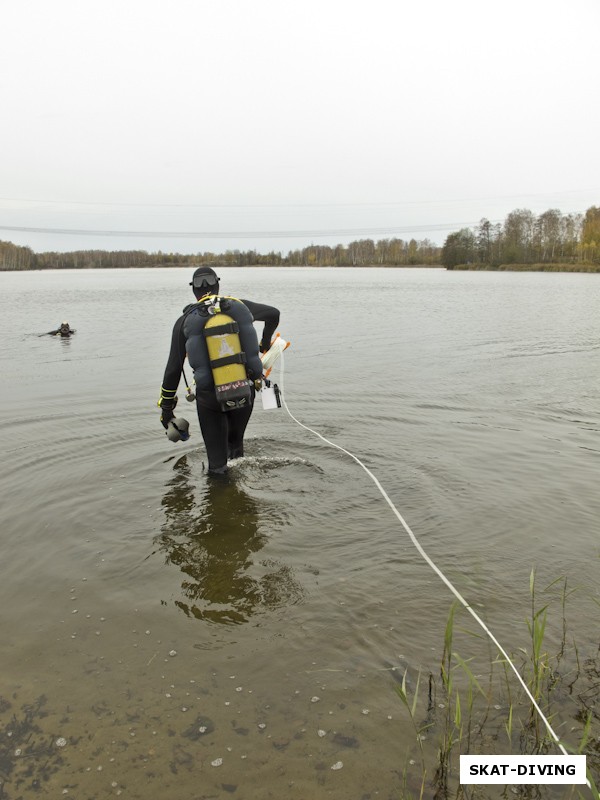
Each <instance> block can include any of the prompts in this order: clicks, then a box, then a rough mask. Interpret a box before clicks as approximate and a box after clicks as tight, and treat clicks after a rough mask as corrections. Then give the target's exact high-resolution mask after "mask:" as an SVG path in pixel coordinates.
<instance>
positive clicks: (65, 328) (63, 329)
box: [42, 322, 75, 339]
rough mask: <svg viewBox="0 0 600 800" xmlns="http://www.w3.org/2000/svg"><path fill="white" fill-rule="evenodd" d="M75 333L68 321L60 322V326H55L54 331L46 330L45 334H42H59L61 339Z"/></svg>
mask: <svg viewBox="0 0 600 800" xmlns="http://www.w3.org/2000/svg"><path fill="white" fill-rule="evenodd" d="M74 333H75V329H74V328H72V327H71V326H70V325H69V323H68V322H61V323H60V328H57V329H56V330H55V331H48V333H47V334H42V335H43V336H61V337H62V338H63V339H66V338H68V337H69V336H72V335H73V334H74Z"/></svg>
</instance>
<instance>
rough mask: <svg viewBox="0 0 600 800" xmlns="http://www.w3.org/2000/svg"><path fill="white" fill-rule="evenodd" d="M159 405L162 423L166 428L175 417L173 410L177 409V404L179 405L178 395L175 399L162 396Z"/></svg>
mask: <svg viewBox="0 0 600 800" xmlns="http://www.w3.org/2000/svg"><path fill="white" fill-rule="evenodd" d="M158 405H159V406H160V410H161V415H160V424H161V425H162V426H163V428H164V429H165V430H167V428H168V427H169V422H171V420H172V419H173V418H174V417H175V414H174V413H173V411H174V410H175V406H176V405H177V397H175V398H174V399H173V400H166V399H165V398H161V399H160V400H159V401H158Z"/></svg>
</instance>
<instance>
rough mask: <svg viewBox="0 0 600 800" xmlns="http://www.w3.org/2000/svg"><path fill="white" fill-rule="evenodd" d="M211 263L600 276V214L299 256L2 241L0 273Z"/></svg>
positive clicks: (556, 216)
mask: <svg viewBox="0 0 600 800" xmlns="http://www.w3.org/2000/svg"><path fill="white" fill-rule="evenodd" d="M206 263H210V264H213V265H216V266H222V267H250V266H269V267H445V268H446V269H448V270H454V269H470V270H480V269H483V270H537V271H554V272H600V207H596V206H592V207H591V208H589V209H588V210H587V211H586V213H585V214H562V213H561V212H560V211H559V210H558V209H549V210H548V211H545V212H543V213H542V214H539V215H538V216H536V215H535V214H533V213H532V212H531V211H529V210H527V209H517V210H515V211H511V212H510V213H509V214H508V216H507V217H506V219H505V221H504V223H495V224H493V223H491V222H490V221H489V220H487V219H482V220H481V221H480V222H479V224H478V225H477V226H476V227H475V228H462V229H461V230H459V231H456V232H455V233H451V234H449V235H448V236H447V237H446V241H445V242H444V245H443V246H442V247H440V246H438V245H436V244H434V243H433V242H431V241H429V240H428V239H424V240H422V241H417V240H416V239H410V240H409V241H405V240H403V239H397V238H391V239H379V240H377V241H374V240H373V239H360V240H358V241H354V242H350V243H349V244H346V245H342V244H338V245H335V246H330V245H315V244H310V245H308V246H307V247H303V248H302V249H298V250H290V251H289V252H288V253H287V255H283V254H282V253H281V252H275V251H271V252H269V253H258V252H256V251H255V250H227V251H226V252H225V253H212V252H204V253H196V254H181V253H164V252H162V251H160V250H159V251H158V252H156V253H148V252H146V251H144V250H114V251H112V250H111V251H107V250H77V251H73V252H64V253H61V252H54V251H50V252H43V253H35V252H34V251H33V250H32V249H31V248H30V247H23V246H20V245H15V244H13V243H12V242H3V241H0V270H3V271H8V270H45V269H115V268H116V269H135V268H142V267H183V266H186V267H188V266H199V265H201V264H206Z"/></svg>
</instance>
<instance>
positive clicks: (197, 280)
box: [190, 267, 219, 300]
mask: <svg viewBox="0 0 600 800" xmlns="http://www.w3.org/2000/svg"><path fill="white" fill-rule="evenodd" d="M190 286H191V287H192V291H193V292H194V295H195V297H196V299H197V300H198V299H199V298H201V297H204V295H205V294H218V293H219V277H218V275H217V273H216V272H215V271H214V269H212V268H211V267H198V269H197V270H196V271H195V272H194V276H193V278H192V282H191V283H190Z"/></svg>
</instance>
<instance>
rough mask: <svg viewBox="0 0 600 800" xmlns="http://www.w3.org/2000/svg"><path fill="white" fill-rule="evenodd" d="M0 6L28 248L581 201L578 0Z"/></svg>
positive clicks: (8, 192)
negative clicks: (112, 232)
mask: <svg viewBox="0 0 600 800" xmlns="http://www.w3.org/2000/svg"><path fill="white" fill-rule="evenodd" d="M0 26H1V29H2V44H1V46H0V109H1V113H2V120H1V123H0V165H1V169H0V198H1V199H0V239H2V240H4V241H12V242H14V243H15V244H21V245H28V246H30V247H32V248H33V249H34V250H35V251H42V250H77V249H96V248H101V249H108V250H116V249H144V250H148V251H151V252H155V251H157V250H162V251H164V252H181V253H196V252H204V251H207V250H211V251H213V252H222V251H225V250H227V249H230V250H234V249H243V250H245V249H249V248H253V249H256V250H258V251H260V252H268V251H270V250H281V251H283V252H287V250H288V249H290V248H294V247H302V246H305V245H307V244H310V243H311V242H314V243H324V244H331V245H334V244H337V243H338V242H341V243H346V242H348V241H351V240H352V239H357V238H365V237H370V238H373V239H379V238H384V237H388V236H394V235H395V236H398V237H400V238H403V239H409V238H411V237H414V238H416V239H424V238H430V239H432V240H433V241H435V242H437V243H439V244H442V243H443V241H444V239H445V237H446V235H447V234H448V232H450V231H452V230H457V229H458V228H460V227H462V226H464V225H471V224H475V223H476V222H477V221H478V220H479V219H480V218H481V217H487V218H488V219H490V220H492V221H502V220H503V219H504V217H505V216H506V214H507V213H508V212H509V211H511V210H513V209H515V208H530V209H531V210H532V211H534V212H536V213H540V212H542V211H545V210H546V209H548V208H559V209H560V210H561V211H563V213H567V212H581V211H585V209H586V208H588V207H589V206H590V205H600V158H599V152H600V146H599V144H598V143H599V142H600V102H599V101H598V95H599V87H600V57H599V55H598V31H599V30H600V3H599V2H598V0H569V2H558V1H557V0H502V2H496V1H492V2H481V0H454V2H448V1H447V0H424V1H421V2H418V1H417V0H368V2H366V1H365V2H355V1H354V0H301V2H300V0H298V1H297V2H287V1H286V0H162V2H158V0H19V2H9V0H0ZM18 228H22V229H25V228H27V229H32V230H29V231H28V230H18ZM40 229H46V230H44V231H40ZM53 230H54V231H57V230H63V231H87V232H88V233H87V234H85V235H84V234H82V233H77V234H73V233H65V232H62V233H57V232H50V231H53ZM108 231H115V232H120V233H121V232H122V233H123V234H125V233H127V232H130V233H131V232H133V233H135V232H141V233H139V235H106V232H108ZM93 232H96V233H93ZM177 233H180V234H181V233H185V234H186V235H185V236H182V235H179V236H178V235H175V234H177ZM142 234H145V235H142Z"/></svg>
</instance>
